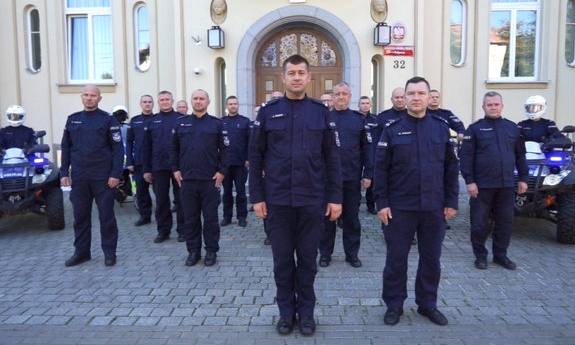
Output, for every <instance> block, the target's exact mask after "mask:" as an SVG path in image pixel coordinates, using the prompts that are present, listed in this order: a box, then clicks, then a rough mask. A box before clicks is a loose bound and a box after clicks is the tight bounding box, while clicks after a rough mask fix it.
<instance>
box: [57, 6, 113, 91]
mask: <svg viewBox="0 0 575 345" xmlns="http://www.w3.org/2000/svg"><path fill="white" fill-rule="evenodd" d="M111 12H112V11H111V8H110V0H67V1H66V27H67V38H68V53H67V54H68V55H67V57H68V75H69V79H70V82H72V83H76V82H78V83H86V82H94V83H98V82H100V83H110V82H111V80H112V79H113V78H114V61H113V51H112V13H111Z"/></svg>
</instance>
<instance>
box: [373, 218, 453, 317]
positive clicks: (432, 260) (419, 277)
mask: <svg viewBox="0 0 575 345" xmlns="http://www.w3.org/2000/svg"><path fill="white" fill-rule="evenodd" d="M391 212H392V215H393V218H392V219H390V221H389V225H388V226H385V227H383V234H384V235H385V242H386V246H387V257H386V259H385V268H384V270H383V292H382V298H383V301H384V302H385V304H386V305H387V307H388V308H401V307H403V302H404V301H405V299H406V298H407V259H408V256H409V250H410V249H411V242H412V240H413V236H414V235H417V249H418V252H419V262H418V266H417V274H416V277H415V303H417V305H418V306H420V307H423V308H428V309H432V308H435V307H436V306H437V290H438V287H439V279H440V276H441V263H440V257H441V245H442V243H443V239H444V238H445V222H444V215H443V208H442V209H441V210H437V211H429V212H419V211H402V210H398V209H391Z"/></svg>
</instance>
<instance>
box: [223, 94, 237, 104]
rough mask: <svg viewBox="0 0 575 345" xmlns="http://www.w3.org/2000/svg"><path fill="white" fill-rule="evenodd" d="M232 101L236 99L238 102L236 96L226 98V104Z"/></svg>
mask: <svg viewBox="0 0 575 345" xmlns="http://www.w3.org/2000/svg"><path fill="white" fill-rule="evenodd" d="M230 99H235V100H237V99H238V98H237V97H236V96H234V95H231V96H228V98H226V103H228V101H229V100H230Z"/></svg>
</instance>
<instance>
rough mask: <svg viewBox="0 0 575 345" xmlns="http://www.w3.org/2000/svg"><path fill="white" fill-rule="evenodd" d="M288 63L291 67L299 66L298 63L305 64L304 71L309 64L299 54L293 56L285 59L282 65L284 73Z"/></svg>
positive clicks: (307, 68)
mask: <svg viewBox="0 0 575 345" xmlns="http://www.w3.org/2000/svg"><path fill="white" fill-rule="evenodd" d="M288 63H291V64H292V65H299V64H300V63H305V69H306V70H309V62H308V61H307V60H306V58H304V57H303V56H301V55H299V54H294V55H292V56H290V57H288V58H287V59H285V61H284V62H283V64H282V68H283V71H284V72H285V71H286V66H287V64H288Z"/></svg>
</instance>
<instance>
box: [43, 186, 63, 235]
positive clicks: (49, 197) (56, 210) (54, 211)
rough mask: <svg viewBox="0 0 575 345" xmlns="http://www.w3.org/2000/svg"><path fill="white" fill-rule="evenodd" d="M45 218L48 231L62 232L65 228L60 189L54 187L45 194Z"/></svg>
mask: <svg viewBox="0 0 575 345" xmlns="http://www.w3.org/2000/svg"><path fill="white" fill-rule="evenodd" d="M46 216H47V217H48V229H50V230H62V229H64V227H66V222H65V220H64V195H63V193H62V189H60V187H54V188H51V189H50V190H48V191H47V193H46Z"/></svg>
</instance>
